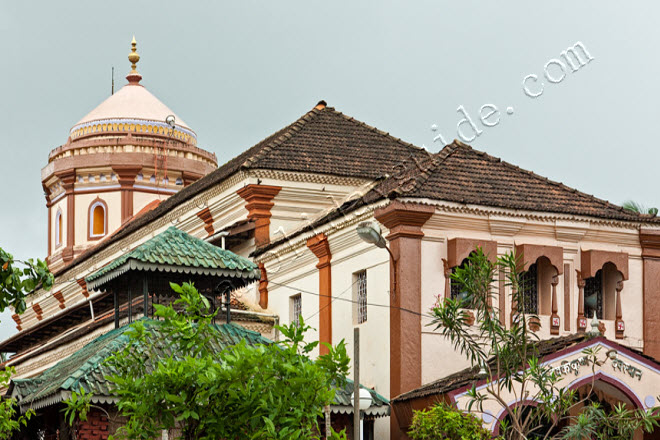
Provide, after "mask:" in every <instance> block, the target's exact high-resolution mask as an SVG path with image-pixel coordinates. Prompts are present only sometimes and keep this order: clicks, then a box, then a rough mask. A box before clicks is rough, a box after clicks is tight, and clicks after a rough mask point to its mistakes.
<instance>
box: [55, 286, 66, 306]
mask: <svg viewBox="0 0 660 440" xmlns="http://www.w3.org/2000/svg"><path fill="white" fill-rule="evenodd" d="M53 297H55V299H56V300H57V302H59V303H60V309H64V308H66V305H65V304H64V296H63V295H62V291H61V290H58V291H57V292H54V293H53Z"/></svg>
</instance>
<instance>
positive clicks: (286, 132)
mask: <svg viewBox="0 0 660 440" xmlns="http://www.w3.org/2000/svg"><path fill="white" fill-rule="evenodd" d="M323 112H330V113H332V114H334V115H337V116H340V117H342V118H343V119H344V120H346V121H348V122H350V123H352V124H355V125H357V126H360V127H364V128H366V129H367V130H369V131H371V132H372V133H375V134H377V135H379V136H383V137H386V138H388V139H390V140H392V141H394V142H395V143H397V144H399V145H400V146H403V147H405V148H407V149H410V150H412V151H414V152H419V151H426V150H425V149H424V148H421V147H418V146H416V145H414V144H412V143H410V142H406V141H404V140H403V139H401V138H398V137H396V136H393V135H391V134H390V133H388V132H386V131H383V130H379V129H378V128H376V127H374V126H372V125H369V124H367V123H366V122H362V121H360V120H358V119H355V118H354V117H352V116H348V115H345V114H344V113H342V112H340V111H338V110H337V109H335V108H334V107H330V106H325V107H323V108H318V107H314V108H312V109H311V110H310V111H308V112H307V113H305V114H304V115H303V116H301V117H300V118H298V119H297V120H296V121H294V122H293V123H291V124H289V125H288V126H287V127H285V128H284V129H282V130H280V132H278V133H281V134H280V135H279V136H277V135H278V133H275V135H270V136H268V137H266V138H264V139H262V140H261V141H259V142H257V144H256V145H259V144H261V143H262V142H264V141H265V140H267V139H269V138H271V137H274V136H277V137H276V138H275V139H273V140H272V141H271V142H269V143H268V144H267V145H265V146H263V147H261V148H259V151H258V153H256V154H255V155H254V156H251V157H250V158H248V159H246V160H245V162H243V164H242V165H241V167H242V168H253V167H255V166H256V165H257V164H258V162H259V161H260V160H261V159H262V158H263V157H264V156H266V155H267V154H268V153H269V152H271V151H272V150H274V149H276V148H277V147H278V146H279V145H281V144H283V143H284V142H285V141H287V140H289V139H291V138H293V137H295V136H296V135H297V134H298V133H299V132H300V131H301V130H302V129H303V128H304V127H305V126H306V125H307V124H308V123H309V122H311V121H312V120H314V119H316V118H317V117H318V116H319V115H321V114H322V113H323Z"/></svg>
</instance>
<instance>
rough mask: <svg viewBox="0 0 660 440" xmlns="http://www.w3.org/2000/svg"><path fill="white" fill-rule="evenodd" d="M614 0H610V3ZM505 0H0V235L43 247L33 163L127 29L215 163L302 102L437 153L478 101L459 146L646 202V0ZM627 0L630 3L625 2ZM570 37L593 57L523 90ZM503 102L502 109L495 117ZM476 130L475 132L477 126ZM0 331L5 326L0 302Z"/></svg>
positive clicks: (650, 97) (111, 60)
mask: <svg viewBox="0 0 660 440" xmlns="http://www.w3.org/2000/svg"><path fill="white" fill-rule="evenodd" d="M626 6H628V5H626ZM635 6H636V7H635V8H631V7H626V8H625V9H624V8H623V7H624V4H623V3H621V2H614V1H609V2H604V1H591V2H580V3H579V4H576V2H560V1H558V0H557V1H546V2H543V3H539V2H533V3H532V2H529V1H517V2H507V3H506V6H505V5H504V2H475V1H460V2H459V1H456V2H440V1H424V2H422V1H408V2H394V1H387V2H386V1H378V2H376V1H373V2H359V1H351V2H348V1H347V2H344V1H332V2H310V1H296V2H293V1H286V2H285V1H277V2H276V1H262V2H256V1H245V0H243V1H236V2H219V1H218V2H210V1H209V2H195V3H193V2H180V1H178V2H166V1H158V2H156V1H152V2H147V1H136V0H134V1H131V2H126V1H113V2H89V1H86V2H82V1H81V2H66V1H58V2H42V3H41V4H36V3H33V2H16V1H7V0H2V1H1V2H0V49H1V56H2V59H3V62H4V68H3V69H2V70H0V124H1V125H2V128H3V134H2V137H1V139H2V140H1V141H0V142H1V143H0V148H1V149H2V160H0V188H2V199H1V200H2V203H1V204H0V246H2V247H4V248H5V249H7V250H9V251H10V252H12V253H13V254H14V255H15V256H17V257H20V258H28V257H41V258H43V257H44V256H45V253H46V208H45V200H44V197H43V194H42V188H41V182H40V169H41V168H42V167H43V166H44V165H45V164H46V161H47V155H48V152H49V151H50V150H51V149H53V148H55V147H57V146H59V145H61V144H63V143H65V142H66V139H67V136H68V130H69V128H70V127H71V126H72V125H73V124H74V123H75V122H77V121H78V120H79V119H80V118H81V117H82V116H84V115H85V114H86V113H88V112H89V111H90V110H91V109H92V108H94V107H95V106H96V105H98V104H99V103H100V102H101V101H103V100H104V99H105V98H106V97H107V96H108V95H109V94H110V69H111V67H112V66H115V83H116V86H117V87H121V86H122V85H123V84H124V83H125V79H124V76H125V75H126V74H127V73H128V71H129V63H128V60H127V58H126V57H127V55H128V53H129V49H130V44H129V43H130V40H131V37H132V36H133V34H135V37H136V39H137V42H138V52H139V53H140V55H141V57H142V59H141V61H140V63H139V66H138V70H139V71H140V73H141V74H142V75H143V77H144V79H143V81H142V84H143V85H145V86H146V87H147V88H148V89H149V90H150V91H151V92H152V93H153V94H155V95H156V96H157V97H158V98H160V99H161V100H162V101H163V102H164V103H165V104H166V105H168V106H169V107H170V108H172V109H173V110H174V111H175V112H176V113H177V114H178V115H179V116H180V117H181V118H182V119H184V120H185V121H186V122H187V123H188V124H189V125H190V126H191V127H192V128H193V129H194V130H195V131H196V132H197V134H198V139H199V146H201V147H202V148H205V149H207V150H210V151H213V152H215V153H216V154H217V155H218V161H219V162H220V163H224V162H226V161H227V160H229V159H230V158H231V157H233V156H235V155H236V154H238V153H239V152H241V151H243V150H244V149H246V148H248V147H250V146H251V145H253V144H254V143H255V142H257V141H258V140H260V139H262V138H264V137H265V136H267V135H268V134H270V133H272V132H273V131H276V130H278V129H279V128H281V127H283V126H284V125H286V124H288V123H290V122H291V121H293V120H294V119H296V118H297V117H299V116H300V115H301V114H303V113H304V112H306V111H308V110H309V109H311V108H312V107H313V106H314V105H315V104H316V102H317V101H318V100H319V99H325V100H326V101H327V102H328V104H329V105H331V106H334V107H335V108H337V109H338V110H339V111H342V112H344V113H346V114H348V115H351V116H354V117H355V118H357V119H359V120H362V121H364V122H367V123H369V124H371V125H374V126H376V127H378V128H380V129H382V130H385V131H388V132H390V133H392V134H393V135H395V136H398V137H401V138H403V139H404V140H406V141H409V142H412V143H414V144H416V145H419V146H421V145H422V144H424V145H426V146H427V148H429V149H430V150H431V151H437V150H439V149H440V147H441V145H439V144H438V143H433V141H432V139H433V133H432V132H431V130H430V126H431V124H434V123H435V124H437V126H438V129H439V132H440V133H442V135H443V136H444V137H445V139H447V140H448V141H449V140H451V139H453V138H455V137H456V124H457V123H458V122H459V120H460V119H461V116H459V114H458V113H457V112H456V109H457V107H458V106H459V105H463V106H464V107H465V108H466V109H467V111H468V112H469V113H470V114H471V115H472V117H473V118H474V119H478V111H479V108H480V107H481V106H482V105H484V104H487V103H491V104H495V105H496V106H498V108H500V110H501V111H502V116H501V119H502V120H501V123H500V124H499V125H498V126H496V127H494V128H486V129H484V132H483V134H482V135H481V136H480V137H479V138H477V139H476V140H475V141H474V142H472V145H473V146H475V147H476V148H478V149H481V150H484V151H487V152H488V153H490V154H492V155H495V156H499V157H501V158H502V159H504V160H507V161H509V162H513V163H514V164H516V165H519V166H521V167H523V168H527V169H531V170H533V171H535V172H537V173H539V174H541V175H544V176H547V177H549V178H551V179H553V180H558V181H561V182H564V183H565V184H567V185H569V186H573V187H576V188H578V189H580V190H582V191H585V192H587V193H590V194H594V195H596V196H598V197H602V198H605V199H608V200H610V201H612V202H614V203H621V202H622V201H623V200H626V199H629V198H632V199H635V200H637V201H640V202H642V203H645V204H647V205H650V206H657V205H660V201H659V200H658V196H657V195H656V190H657V189H656V178H655V174H656V170H657V162H658V159H660V152H659V151H658V149H657V148H656V147H654V146H653V145H654V143H655V141H656V137H655V136H654V133H655V128H656V125H657V120H656V117H657V100H658V96H659V95H660V93H659V92H660V83H659V81H658V78H659V77H660V62H659V61H658V58H659V57H658V55H657V53H658V48H659V47H660V33H659V32H657V30H656V29H657V17H658V15H659V13H660V10H659V9H660V4H658V3H657V2H651V1H647V2H645V3H644V4H642V2H638V3H635ZM642 6H643V7H642ZM577 41H581V42H582V43H583V44H584V45H585V46H586V47H587V49H588V50H589V52H590V53H591V54H592V55H593V57H594V58H595V59H594V60H593V61H592V62H591V63H590V64H588V65H587V66H585V67H584V68H582V69H581V70H580V71H578V72H577V73H575V74H568V75H567V77H566V79H565V80H564V81H563V82H561V83H560V84H554V85H549V84H546V87H545V90H544V93H543V95H542V96H540V97H539V98H537V99H531V98H529V97H527V96H525V95H524V94H523V92H522V88H521V82H522V79H523V78H524V77H525V76H526V75H528V74H537V75H539V76H542V75H543V66H544V64H545V63H546V62H547V61H549V60H550V59H552V58H558V57H559V55H560V52H561V51H562V50H564V49H566V48H567V47H569V46H572V45H573V44H575V43H576V42H577ZM508 106H511V107H513V108H514V114H513V115H511V116H509V115H506V114H505V109H506V108H507V107H508ZM481 128H483V127H481ZM1 319H2V323H1V324H0V339H2V338H4V337H6V336H7V335H8V334H10V333H12V332H13V331H14V325H13V322H12V321H11V320H10V319H8V317H7V314H4V315H2V317H1Z"/></svg>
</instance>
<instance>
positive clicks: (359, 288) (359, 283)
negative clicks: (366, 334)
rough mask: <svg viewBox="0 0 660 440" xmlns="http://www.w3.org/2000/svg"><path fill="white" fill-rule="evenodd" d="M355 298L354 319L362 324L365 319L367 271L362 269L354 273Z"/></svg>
mask: <svg viewBox="0 0 660 440" xmlns="http://www.w3.org/2000/svg"><path fill="white" fill-rule="evenodd" d="M355 277H356V280H355V287H356V289H355V290H356V298H355V299H354V300H355V302H356V304H357V310H356V321H357V323H358V324H362V323H363V322H366V321H367V271H366V270H363V271H360V272H358V273H356V274H355Z"/></svg>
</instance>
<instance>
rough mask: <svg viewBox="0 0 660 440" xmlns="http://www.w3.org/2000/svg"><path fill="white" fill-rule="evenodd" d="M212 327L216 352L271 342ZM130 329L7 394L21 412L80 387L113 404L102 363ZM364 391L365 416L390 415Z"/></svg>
mask: <svg viewBox="0 0 660 440" xmlns="http://www.w3.org/2000/svg"><path fill="white" fill-rule="evenodd" d="M142 320H144V322H145V325H146V326H147V328H149V327H151V328H152V329H157V326H158V325H159V324H160V321H155V320H153V319H149V318H142ZM215 327H216V329H217V330H218V332H219V335H220V337H219V338H217V339H216V340H212V341H210V342H209V343H210V344H212V345H213V346H214V347H213V348H214V349H215V350H218V351H221V350H223V349H225V348H226V347H228V346H231V345H235V344H237V343H239V342H240V341H242V340H245V341H246V342H247V343H248V344H250V345H256V344H272V343H273V342H272V341H270V340H269V339H267V338H264V337H263V336H261V334H259V333H257V332H255V331H252V330H248V329H246V328H244V327H241V326H240V325H236V324H233V323H230V324H222V325H215ZM130 329H131V326H130V325H126V326H123V327H121V328H118V329H114V330H112V331H110V332H108V333H106V334H104V335H102V336H99V337H98V338H96V339H95V340H93V341H92V342H90V343H89V344H87V345H85V346H84V347H83V348H81V349H80V350H78V351H76V352H75V353H73V354H71V355H70V356H68V357H66V358H65V359H63V360H61V361H60V362H58V363H57V364H55V365H54V366H52V367H50V368H49V369H48V370H46V371H44V372H43V373H41V374H39V375H38V376H35V377H32V378H29V379H13V380H12V381H11V383H10V385H9V390H8V391H7V394H8V395H10V396H11V397H13V398H14V399H16V401H17V402H18V405H19V406H20V409H21V411H22V412H25V411H26V410H27V409H29V408H33V409H40V408H44V407H47V406H50V405H53V404H56V403H58V402H61V401H63V400H65V399H68V398H69V397H70V396H71V393H72V392H73V391H77V392H79V391H80V388H83V389H84V390H85V392H86V393H88V394H90V395H91V400H92V402H93V403H114V402H116V400H117V399H116V397H115V396H113V393H112V391H111V389H110V383H109V382H108V381H107V380H106V379H105V377H106V376H109V375H112V374H114V373H115V371H113V369H112V367H111V366H110V365H108V364H107V363H106V362H105V361H106V359H108V358H109V357H110V356H112V355H113V354H114V353H116V352H118V351H119V350H121V349H123V348H124V347H125V346H126V344H128V343H129V336H128V335H127V331H129V330H130ZM362 388H365V387H362ZM365 389H367V390H368V391H369V392H370V393H371V396H372V399H373V404H372V406H371V408H369V409H368V410H367V411H365V414H366V415H370V416H376V417H380V416H385V415H388V414H389V412H390V407H389V401H388V400H387V399H386V398H384V397H383V396H381V395H380V394H378V393H376V392H375V391H374V390H371V389H368V388H365ZM352 392H353V381H351V380H347V381H346V384H345V385H344V386H343V387H338V388H337V389H336V394H335V401H334V402H333V404H332V406H331V409H332V412H335V413H350V412H352V411H353V407H352V403H351V393H352Z"/></svg>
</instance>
